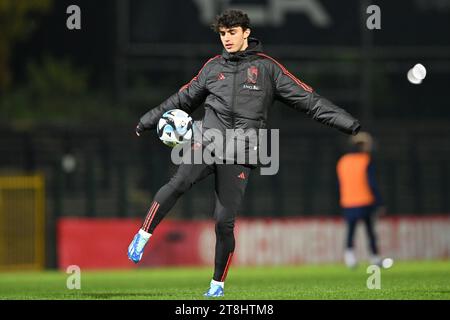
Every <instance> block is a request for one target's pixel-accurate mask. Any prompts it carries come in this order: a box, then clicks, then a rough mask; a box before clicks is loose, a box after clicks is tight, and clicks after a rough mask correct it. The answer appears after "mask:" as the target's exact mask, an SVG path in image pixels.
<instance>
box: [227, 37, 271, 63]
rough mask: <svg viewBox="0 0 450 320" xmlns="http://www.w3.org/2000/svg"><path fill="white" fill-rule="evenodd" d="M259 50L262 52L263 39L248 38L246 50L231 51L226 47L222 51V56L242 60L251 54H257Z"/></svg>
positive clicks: (232, 59) (230, 59) (231, 59)
mask: <svg viewBox="0 0 450 320" xmlns="http://www.w3.org/2000/svg"><path fill="white" fill-rule="evenodd" d="M258 52H262V44H261V41H259V40H258V39H256V38H251V37H249V38H248V47H247V49H245V50H244V51H238V52H235V53H229V52H228V51H226V50H225V49H223V51H222V57H223V58H224V59H225V60H229V61H240V60H245V59H247V58H248V57H250V56H253V55H255V54H256V53H258Z"/></svg>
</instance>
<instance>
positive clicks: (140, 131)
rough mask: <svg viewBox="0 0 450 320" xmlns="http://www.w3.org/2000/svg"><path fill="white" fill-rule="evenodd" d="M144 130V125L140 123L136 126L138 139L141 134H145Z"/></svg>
mask: <svg viewBox="0 0 450 320" xmlns="http://www.w3.org/2000/svg"><path fill="white" fill-rule="evenodd" d="M144 130H145V128H144V125H143V124H142V123H141V122H139V123H138V124H137V126H136V129H135V132H136V135H137V136H138V137H140V136H141V134H142V132H144Z"/></svg>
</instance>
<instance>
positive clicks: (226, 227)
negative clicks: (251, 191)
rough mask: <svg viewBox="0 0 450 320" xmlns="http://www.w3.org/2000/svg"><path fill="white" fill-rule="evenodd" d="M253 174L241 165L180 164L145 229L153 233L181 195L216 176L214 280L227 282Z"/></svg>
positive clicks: (161, 191) (157, 199) (152, 208)
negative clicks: (238, 219) (238, 216)
mask: <svg viewBox="0 0 450 320" xmlns="http://www.w3.org/2000/svg"><path fill="white" fill-rule="evenodd" d="M250 171H251V168H249V167H246V166H243V165H238V164H212V165H207V164H181V165H180V166H179V167H178V170H177V172H176V173H175V175H174V176H173V177H172V178H171V179H170V181H169V182H168V183H167V184H166V185H164V186H163V187H161V189H159V191H158V192H157V193H156V195H155V197H154V199H153V202H152V204H151V206H150V209H149V211H148V213H147V216H146V218H145V220H144V223H143V225H142V229H144V230H145V231H147V232H149V233H153V231H154V230H155V228H156V226H157V225H158V224H159V223H160V222H161V220H162V219H163V218H164V216H165V215H166V214H167V213H168V212H169V210H170V209H171V208H172V207H173V206H174V205H175V203H176V201H177V200H178V198H179V197H180V196H181V195H183V194H184V193H185V192H186V191H188V190H189V189H190V188H191V187H192V186H193V185H194V184H195V183H196V182H198V181H200V180H202V179H204V178H206V177H207V176H209V175H211V174H214V176H215V209H214V218H215V221H216V226H215V231H216V252H215V268H214V276H213V279H214V280H216V281H225V278H226V276H227V272H228V268H229V266H230V264H231V260H232V257H233V252H234V247H235V239H234V222H235V219H236V214H237V211H238V210H239V208H240V206H241V203H242V200H243V198H244V194H245V189H246V186H247V181H248V177H249V174H250Z"/></svg>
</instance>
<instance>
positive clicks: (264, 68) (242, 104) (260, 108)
mask: <svg viewBox="0 0 450 320" xmlns="http://www.w3.org/2000/svg"><path fill="white" fill-rule="evenodd" d="M275 99H278V100H280V101H282V102H284V103H286V104H287V105H288V106H290V107H292V108H294V109H296V110H299V111H302V112H304V113H306V114H307V115H308V116H310V117H311V118H313V119H314V120H316V121H319V122H321V123H323V124H325V125H328V126H331V127H334V128H337V129H338V130H340V131H342V132H344V133H347V134H356V133H357V132H358V130H359V128H360V125H359V122H358V121H357V120H356V119H355V118H353V117H352V116H351V115H350V114H348V113H347V112H346V111H344V110H343V109H341V108H339V107H337V106H336V105H334V104H333V103H331V102H330V101H329V100H327V99H325V98H323V97H321V96H320V95H318V94H317V93H316V92H315V91H314V90H313V89H312V88H311V87H310V86H308V85H307V84H305V83H304V82H302V81H301V80H299V79H298V78H296V77H295V76H294V75H292V74H291V73H290V72H289V71H288V70H287V69H286V68H285V67H284V66H283V65H281V64H280V63H279V62H277V61H276V60H275V59H274V58H272V57H270V56H268V55H266V54H264V53H263V52H262V47H261V43H260V41H259V40H257V39H254V38H249V46H248V48H247V50H245V51H240V52H237V53H234V54H230V53H228V52H227V51H225V50H224V51H223V53H222V55H217V56H215V57H213V58H211V59H209V60H208V61H207V62H206V63H205V65H204V66H203V67H202V68H201V69H200V71H199V73H198V74H197V75H196V76H195V77H194V78H193V79H192V80H191V81H190V82H189V83H188V84H186V85H184V86H183V87H182V88H181V89H180V90H179V91H178V92H177V93H175V94H173V95H172V96H171V97H169V98H168V99H167V100H166V101H164V102H163V103H161V104H160V105H159V106H158V107H156V108H154V109H152V110H150V111H148V112H147V113H146V114H145V115H144V116H142V118H141V119H140V124H139V125H140V126H143V128H144V129H153V128H156V125H157V123H158V120H159V118H160V117H161V115H162V114H163V113H164V112H166V111H168V110H170V109H176V108H178V109H182V110H184V111H186V112H187V113H189V114H190V113H192V112H193V111H194V110H195V109H196V108H197V107H198V106H200V105H201V104H202V103H204V106H205V117H204V119H203V127H204V128H217V129H227V128H229V129H238V128H241V129H244V130H245V129H250V128H254V129H259V128H265V127H266V122H267V113H268V109H269V107H270V106H271V105H272V103H273V102H274V100H275Z"/></svg>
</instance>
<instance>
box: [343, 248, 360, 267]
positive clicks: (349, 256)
mask: <svg viewBox="0 0 450 320" xmlns="http://www.w3.org/2000/svg"><path fill="white" fill-rule="evenodd" d="M344 260H345V265H346V266H347V267H349V268H355V267H356V265H357V264H358V261H357V260H356V256H355V253H354V252H353V250H346V251H345V254H344Z"/></svg>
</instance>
